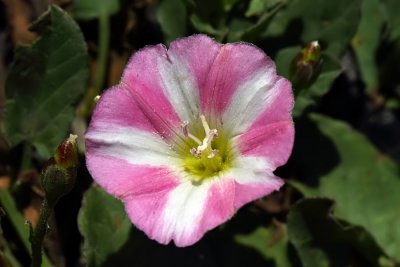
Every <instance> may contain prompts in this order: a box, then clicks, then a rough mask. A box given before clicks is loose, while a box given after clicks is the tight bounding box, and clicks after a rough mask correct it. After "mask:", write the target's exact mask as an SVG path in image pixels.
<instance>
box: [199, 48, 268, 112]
mask: <svg viewBox="0 0 400 267" xmlns="http://www.w3.org/2000/svg"><path fill="white" fill-rule="evenodd" d="M262 70H265V75H268V72H272V73H275V66H274V63H273V62H272V60H271V59H270V58H268V57H267V56H266V55H265V53H264V52H263V51H262V50H261V49H259V48H257V47H255V46H253V45H251V44H247V43H234V44H226V45H224V46H222V48H221V49H220V50H219V53H218V55H217V57H216V58H215V60H214V63H213V65H212V67H211V69H210V72H209V74H208V80H207V83H206V84H205V87H204V88H202V89H201V94H200V97H201V104H202V108H203V110H206V111H210V112H212V113H215V114H222V113H223V111H224V110H225V109H226V107H227V106H228V104H229V103H230V101H231V98H232V96H233V94H234V93H235V91H236V90H237V89H238V87H239V86H240V85H241V84H243V83H245V82H246V81H247V80H248V79H251V78H252V77H253V76H254V75H256V74H258V73H259V72H260V71H262Z"/></svg>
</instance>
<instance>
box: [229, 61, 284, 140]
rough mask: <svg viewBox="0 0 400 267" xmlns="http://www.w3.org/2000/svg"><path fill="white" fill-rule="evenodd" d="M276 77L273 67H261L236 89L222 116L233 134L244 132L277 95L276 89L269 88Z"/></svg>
mask: <svg viewBox="0 0 400 267" xmlns="http://www.w3.org/2000/svg"><path fill="white" fill-rule="evenodd" d="M276 78H277V76H276V74H275V70H274V69H273V68H272V70H271V68H263V69H261V70H259V71H258V72H257V73H255V74H254V75H253V76H252V77H250V78H249V79H248V80H247V81H245V82H244V83H242V84H241V85H240V86H239V88H238V89H237V90H236V92H235V93H234V95H233V96H232V99H231V102H230V103H229V106H228V108H227V109H226V111H225V112H224V114H223V117H222V121H223V122H224V123H225V124H224V127H226V128H227V129H229V130H230V131H231V133H232V135H233V136H236V135H239V134H241V133H243V132H245V131H246V130H247V129H248V128H249V127H250V126H251V125H252V124H253V122H255V120H256V119H257V118H258V115H259V114H261V113H262V112H263V111H264V110H265V109H266V108H267V107H268V106H269V105H270V104H271V103H272V102H273V99H274V98H275V97H276V96H277V95H279V91H278V90H271V89H272V88H273V86H274V83H275V81H276Z"/></svg>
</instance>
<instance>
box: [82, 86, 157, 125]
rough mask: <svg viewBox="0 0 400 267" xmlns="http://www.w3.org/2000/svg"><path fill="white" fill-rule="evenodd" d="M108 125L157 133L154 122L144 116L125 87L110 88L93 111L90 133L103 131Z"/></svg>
mask: <svg viewBox="0 0 400 267" xmlns="http://www.w3.org/2000/svg"><path fill="white" fill-rule="evenodd" d="M106 125H121V126H124V127H127V126H128V127H133V128H137V129H140V130H145V131H155V128H154V127H155V125H154V124H153V122H152V121H149V120H148V118H147V117H146V116H144V114H143V113H142V111H141V110H140V109H139V107H138V106H137V105H136V103H135V102H134V100H133V98H132V97H131V95H130V94H129V92H128V90H127V89H126V88H124V87H123V86H116V87H114V88H110V89H108V90H107V91H105V92H104V93H103V94H102V96H101V97H100V100H99V102H98V103H97V104H96V108H95V110H94V111H93V115H92V120H91V121H90V126H89V129H88V132H91V131H94V130H101V128H103V127H105V126H106Z"/></svg>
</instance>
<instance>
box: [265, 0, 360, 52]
mask: <svg viewBox="0 0 400 267" xmlns="http://www.w3.org/2000/svg"><path fill="white" fill-rule="evenodd" d="M360 9H361V0H354V1H347V0H338V1H320V0H291V1H287V7H286V9H284V10H282V11H280V12H279V13H278V14H277V16H276V17H275V18H274V20H273V21H272V22H271V23H270V25H269V27H268V28H267V29H266V31H264V37H278V36H282V35H285V34H286V35H287V37H288V38H289V39H290V40H293V39H297V40H296V41H297V42H298V41H300V42H302V43H303V44H307V43H310V42H312V41H315V40H318V41H320V43H321V45H322V48H323V49H324V50H325V51H326V52H327V53H328V54H332V55H335V56H341V55H342V54H343V53H344V51H345V49H346V48H347V46H348V44H349V42H350V40H351V39H352V38H353V36H354V34H355V33H356V31H357V27H358V23H359V21H360Z"/></svg>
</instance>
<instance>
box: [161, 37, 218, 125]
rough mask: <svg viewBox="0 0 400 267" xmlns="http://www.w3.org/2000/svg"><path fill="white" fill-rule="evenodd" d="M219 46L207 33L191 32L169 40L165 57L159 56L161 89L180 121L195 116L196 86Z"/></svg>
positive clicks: (208, 67) (203, 79) (203, 76)
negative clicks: (189, 34) (180, 37)
mask: <svg viewBox="0 0 400 267" xmlns="http://www.w3.org/2000/svg"><path fill="white" fill-rule="evenodd" d="M220 46H221V45H220V44H218V43H216V42H214V41H213V40H212V39H211V38H209V37H207V36H206V35H194V36H190V37H188V38H182V39H178V40H176V41H174V42H172V43H171V45H170V47H169V49H168V52H167V57H160V59H159V61H158V68H159V70H160V74H161V78H162V81H163V85H164V93H165V95H166V96H167V98H168V100H169V101H170V102H171V103H172V105H173V106H174V108H175V110H176V111H177V113H178V114H179V117H180V118H181V120H182V121H190V120H193V119H197V118H198V116H199V114H200V96H199V95H200V93H199V90H200V88H202V87H203V86H204V83H205V81H206V79H207V74H208V71H209V70H210V67H211V65H212V63H213V61H214V58H215V56H216V54H217V53H218V50H219V48H220Z"/></svg>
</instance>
